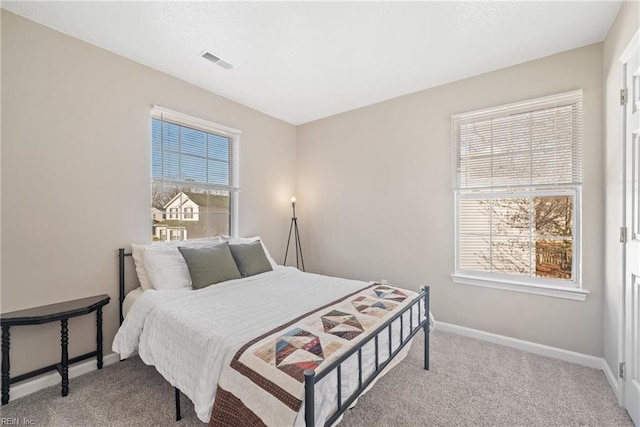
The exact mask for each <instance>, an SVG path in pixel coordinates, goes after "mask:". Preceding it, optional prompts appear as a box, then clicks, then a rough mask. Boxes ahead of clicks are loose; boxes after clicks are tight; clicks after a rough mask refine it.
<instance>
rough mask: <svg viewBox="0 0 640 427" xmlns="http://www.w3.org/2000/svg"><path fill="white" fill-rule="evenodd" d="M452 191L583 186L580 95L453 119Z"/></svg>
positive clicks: (546, 99) (535, 101)
mask: <svg viewBox="0 0 640 427" xmlns="http://www.w3.org/2000/svg"><path fill="white" fill-rule="evenodd" d="M451 120H452V123H451V132H452V141H453V156H452V158H453V187H454V189H455V190H487V189H508V188H523V187H528V188H532V187H533V188H544V187H562V186H574V185H580V184H581V183H582V91H581V90H577V91H572V92H567V93H563V94H558V95H553V96H549V97H544V98H538V99H534V100H531V101H526V102H521V103H515V104H510V105H506V106H502V107H495V108H489V109H486V110H480V111H473V112H469V113H464V114H458V115H455V116H452V119H451Z"/></svg>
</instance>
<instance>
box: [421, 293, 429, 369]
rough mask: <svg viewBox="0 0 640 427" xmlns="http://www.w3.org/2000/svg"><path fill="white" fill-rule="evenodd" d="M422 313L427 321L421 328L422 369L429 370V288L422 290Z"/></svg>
mask: <svg viewBox="0 0 640 427" xmlns="http://www.w3.org/2000/svg"><path fill="white" fill-rule="evenodd" d="M423 289H424V291H425V294H424V312H425V315H426V316H427V321H426V322H425V323H424V326H423V327H422V328H423V329H424V369H425V370H426V371H428V370H429V287H428V286H425V287H424V288H423Z"/></svg>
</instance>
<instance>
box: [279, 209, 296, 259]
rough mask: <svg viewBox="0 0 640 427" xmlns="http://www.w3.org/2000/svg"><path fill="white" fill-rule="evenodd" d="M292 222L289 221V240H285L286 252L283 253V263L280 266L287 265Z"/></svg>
mask: <svg viewBox="0 0 640 427" xmlns="http://www.w3.org/2000/svg"><path fill="white" fill-rule="evenodd" d="M293 223H294V220H293V219H291V225H290V226H289V238H287V250H286V251H285V252H284V262H283V263H282V265H287V255H289V243H290V242H291V231H292V230H293Z"/></svg>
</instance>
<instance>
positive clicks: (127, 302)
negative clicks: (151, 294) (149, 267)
mask: <svg viewBox="0 0 640 427" xmlns="http://www.w3.org/2000/svg"><path fill="white" fill-rule="evenodd" d="M143 292H144V289H142V288H141V287H138V288H136V289H134V290H132V291H131V292H129V293H128V294H127V296H126V297H124V302H123V303H122V315H123V316H124V317H127V314H128V313H129V311H130V310H131V306H133V303H134V302H136V300H137V299H138V298H140V296H141V295H142V293H143Z"/></svg>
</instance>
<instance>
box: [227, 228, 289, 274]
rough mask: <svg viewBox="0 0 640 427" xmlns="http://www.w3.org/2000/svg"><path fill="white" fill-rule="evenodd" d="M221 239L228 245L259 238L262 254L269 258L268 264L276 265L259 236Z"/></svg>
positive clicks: (274, 266) (273, 266)
mask: <svg viewBox="0 0 640 427" xmlns="http://www.w3.org/2000/svg"><path fill="white" fill-rule="evenodd" d="M222 240H223V241H227V242H229V244H230V245H233V244H237V243H251V242H255V241H256V240H260V243H261V244H262V249H264V254H265V255H266V256H267V259H268V260H269V264H271V268H276V267H277V266H278V264H277V263H276V261H275V260H274V259H273V257H272V256H271V254H270V253H269V250H268V249H267V247H266V246H265V244H264V241H263V240H262V239H261V238H260V236H253V237H240V238H236V239H227V238H223V239H222Z"/></svg>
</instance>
